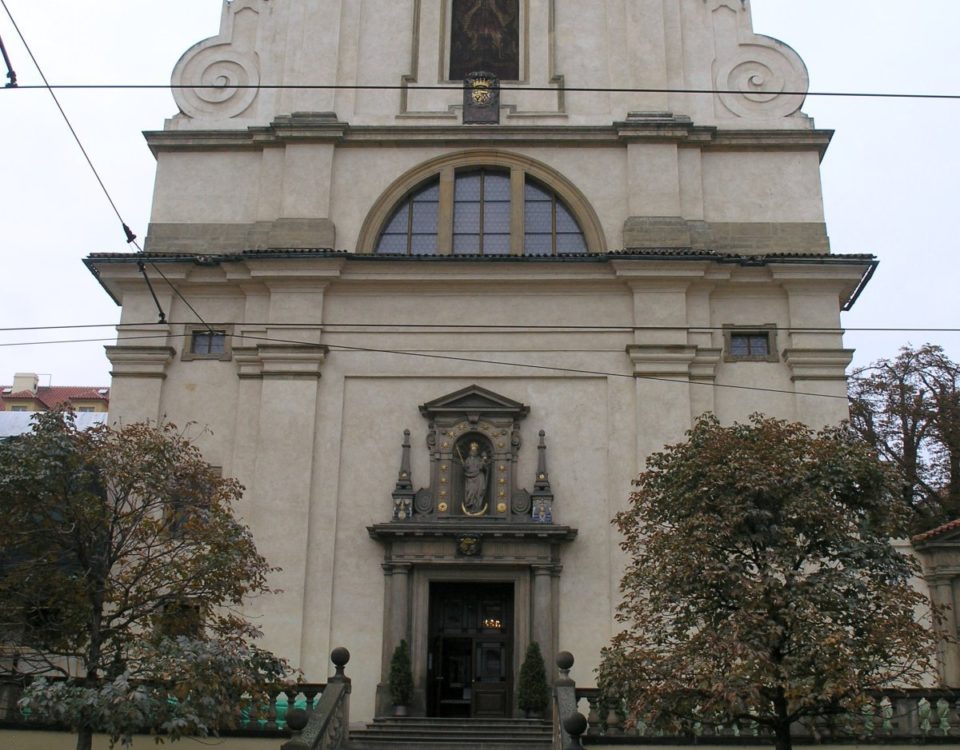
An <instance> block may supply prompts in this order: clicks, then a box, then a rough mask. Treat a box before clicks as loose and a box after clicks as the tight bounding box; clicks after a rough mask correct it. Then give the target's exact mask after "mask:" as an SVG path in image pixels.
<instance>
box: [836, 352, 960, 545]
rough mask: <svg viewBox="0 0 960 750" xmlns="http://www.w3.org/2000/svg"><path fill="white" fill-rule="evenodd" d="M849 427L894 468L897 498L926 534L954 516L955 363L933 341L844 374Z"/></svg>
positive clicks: (958, 453)
mask: <svg viewBox="0 0 960 750" xmlns="http://www.w3.org/2000/svg"><path fill="white" fill-rule="evenodd" d="M849 392H850V419H851V424H852V426H853V428H854V429H855V430H856V431H857V433H858V434H859V435H860V437H862V438H863V439H864V440H865V441H866V442H867V443H868V444H869V445H871V446H872V447H873V448H874V449H875V450H876V451H877V453H878V454H879V455H880V456H881V457H882V458H883V459H884V460H885V461H889V462H890V463H892V464H893V465H895V466H897V467H898V468H899V469H900V472H901V476H902V482H901V484H900V497H901V498H902V499H903V501H904V504H905V505H907V507H909V508H911V509H912V510H913V511H914V513H915V517H914V519H913V521H912V523H911V527H912V529H913V530H914V531H925V530H927V529H930V528H933V527H935V526H938V525H940V524H942V523H945V522H947V521H951V520H953V519H955V518H958V517H960V364H957V363H956V362H953V361H951V360H950V358H949V357H947V355H946V354H945V353H944V351H943V349H941V348H940V347H939V346H933V345H931V344H925V345H924V346H921V347H919V348H917V349H912V348H910V347H903V348H902V349H901V350H900V353H899V354H898V355H897V356H896V357H895V358H894V359H881V360H879V361H877V362H874V363H873V364H871V365H870V366H869V367H864V368H861V369H859V370H857V371H856V372H854V373H853V375H852V377H851V378H850V388H849Z"/></svg>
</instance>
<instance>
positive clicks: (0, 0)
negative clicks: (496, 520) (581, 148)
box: [0, 0, 960, 399]
mask: <svg viewBox="0 0 960 750" xmlns="http://www.w3.org/2000/svg"><path fill="white" fill-rule="evenodd" d="M0 4H2V6H3V9H4V11H5V12H6V14H7V17H8V18H9V19H10V22H11V24H12V25H13V28H14V30H15V31H16V32H17V34H18V36H19V37H20V41H21V42H22V43H23V46H24V48H25V50H26V51H27V54H28V55H29V57H30V59H31V61H32V62H33V64H34V66H35V67H36V69H37V73H38V74H39V75H40V78H41V80H42V81H43V85H42V86H41V85H35V84H30V85H26V86H24V85H19V86H18V85H17V84H16V76H15V74H14V73H13V70H12V67H11V65H10V61H9V57H8V55H7V52H6V49H5V48H4V49H3V57H4V61H5V62H6V63H7V68H8V77H9V78H10V79H11V84H12V86H11V85H9V84H8V88H13V87H16V88H22V89H25V90H31V89H41V88H42V89H46V90H47V91H48V92H49V93H50V96H51V98H52V99H53V101H54V103H55V104H56V106H57V109H58V110H59V111H60V114H61V116H62V118H63V120H64V122H65V123H66V125H67V127H68V129H69V130H70V133H71V135H72V136H73V139H74V141H75V142H76V144H77V146H78V147H79V149H80V151H81V153H82V154H83V157H84V159H85V160H86V162H87V164H88V166H89V167H90V170H91V171H92V172H93V175H94V177H95V178H96V180H97V183H98V184H99V185H100V188H101V190H102V191H103V194H104V196H105V197H106V199H107V201H108V202H109V204H110V207H111V208H112V209H113V212H114V213H115V214H116V216H117V218H118V220H119V221H120V223H121V225H122V228H123V231H124V236H125V238H126V241H127V242H128V243H130V244H133V245H134V246H135V247H136V248H137V250H138V252H139V253H140V254H143V249H142V247H141V246H140V245H139V243H138V242H137V238H136V235H135V234H134V233H133V231H132V230H131V229H130V227H129V226H128V225H127V223H126V222H125V221H124V218H123V216H122V214H121V213H120V210H119V208H118V207H117V204H116V202H115V201H114V199H113V197H112V196H111V194H110V191H109V190H108V189H107V187H106V184H105V183H104V181H103V178H102V177H101V175H100V173H99V171H98V170H97V168H96V166H95V165H94V163H93V160H92V159H91V158H90V155H89V153H88V152H87V150H86V148H85V147H84V145H83V142H82V141H81V139H80V136H79V135H78V133H77V131H76V129H75V128H74V127H73V124H72V123H71V121H70V118H69V117H68V116H67V113H66V111H65V110H64V108H63V106H62V105H61V103H60V100H59V99H58V97H57V96H56V93H55V89H59V90H96V89H112V90H121V89H177V88H197V87H196V86H192V85H175V84H164V85H160V84H56V85H53V84H51V83H50V82H49V81H48V79H47V77H46V75H45V74H44V72H43V70H42V68H41V67H40V64H39V62H38V61H37V59H36V57H35V56H34V54H33V52H32V50H31V48H30V45H29V44H28V43H27V40H26V38H25V36H24V34H23V32H22V31H21V30H20V28H19V26H18V25H17V23H16V20H15V19H14V17H13V15H12V13H11V12H10V9H9V8H8V7H7V4H6V0H0ZM0 45H2V40H0ZM219 88H225V89H240V88H244V89H247V88H255V89H303V90H312V89H334V90H336V89H351V90H377V91H383V90H408V91H416V90H462V88H463V87H462V85H452V86H446V85H439V86H405V85H357V84H276V85H271V84H256V85H249V86H247V85H236V86H234V85H224V86H221V87H219ZM510 90H511V91H557V90H560V89H557V88H555V87H537V86H532V87H524V88H522V89H510ZM562 90H563V91H564V92H587V93H676V94H722V93H730V94H739V93H742V92H741V91H739V90H723V89H687V88H673V87H669V88H658V87H646V88H621V87H565V88H563V89H562ZM777 93H779V94H781V95H788V96H789V95H801V96H842V97H870V98H906V99H960V95H953V94H917V93H884V92H800V91H797V92H791V91H781V92H777ZM150 266H151V268H153V270H155V271H156V272H157V274H158V275H159V276H160V277H161V278H162V279H163V280H164V282H165V283H166V284H167V285H168V286H169V287H170V289H171V290H172V292H173V293H174V294H175V295H176V296H177V297H178V298H179V299H180V300H181V301H182V302H183V303H184V304H185V305H186V307H187V308H188V309H189V310H190V311H191V313H193V314H194V315H195V316H196V318H197V320H199V321H200V322H201V323H202V324H203V325H204V326H205V327H206V328H207V329H208V330H209V331H210V332H214V329H213V327H212V326H211V325H210V324H208V323H207V322H206V321H205V320H204V318H203V316H201V315H200V313H199V312H198V311H197V310H196V308H195V307H194V306H193V305H192V304H191V303H190V301H189V300H187V298H186V297H185V296H184V295H183V294H182V293H181V292H180V290H179V289H178V288H177V287H176V285H175V284H173V282H172V281H171V280H170V279H169V278H168V277H167V276H166V274H164V273H163V271H162V270H160V268H159V267H158V266H157V264H155V263H152V262H151V263H150ZM138 268H139V270H140V271H141V273H142V275H143V276H144V280H145V282H146V283H147V286H148V288H149V290H150V294H151V295H152V297H153V300H154V302H155V304H156V306H157V310H158V312H159V316H160V323H166V317H165V314H164V312H163V310H162V307H161V305H160V302H159V300H158V298H157V295H156V293H155V291H154V289H153V286H152V284H151V282H150V278H149V276H148V275H147V273H146V267H145V263H144V261H143V260H141V261H139V262H138ZM288 325H290V324H288ZM333 325H334V326H336V325H338V324H333ZM399 325H401V324H382V325H381V324H346V323H344V324H339V326H340V327H350V326H364V327H367V328H371V327H374V328H383V327H389V328H393V327H397V326H399ZM416 325H417V324H407V325H406V326H405V327H414V326H416ZM72 327H99V326H68V327H65V328H72ZM324 327H325V328H327V329H329V328H330V325H329V324H328V325H327V326H324ZM430 327H434V328H454V327H453V326H443V325H440V326H437V325H436V324H432V325H431V326H430ZM463 327H465V328H469V329H497V330H503V329H504V328H511V329H541V328H546V329H550V330H559V331H563V330H591V331H602V330H641V329H642V328H641V327H598V326H590V325H586V326H583V327H580V326H577V327H567V326H563V327H559V328H558V327H555V326H543V327H541V326H509V327H507V326H498V325H496V324H481V325H464V326H463ZM52 328H55V327H24V328H20V329H16V328H4V329H0V330H4V331H12V330H50V329H52ZM658 328H661V329H663V328H666V329H670V330H677V328H676V327H658ZM121 330H122V327H121ZM688 330H717V328H715V327H698V326H691V327H688ZM792 330H796V329H792ZM815 330H818V331H820V330H823V329H815ZM830 330H833V329H830ZM838 330H839V329H838ZM891 330H893V329H891ZM896 330H915V329H896ZM918 330H930V331H932V330H955V329H918ZM174 335H176V334H174ZM180 335H183V336H185V335H187V334H180ZM231 335H232V334H231ZM167 336H168V334H166V333H164V334H155V335H147V336H124V337H123V338H122V340H136V339H155V338H158V337H162V338H167ZM234 337H235V338H241V339H251V340H256V341H266V342H271V343H286V344H296V345H300V346H307V347H323V348H326V349H327V350H330V349H333V350H340V351H356V352H367V353H380V354H394V355H403V356H412V357H423V358H429V359H442V360H452V361H459V362H470V363H474V364H485V365H495V366H509V367H521V368H533V369H537V370H548V371H555V372H568V373H575V374H587V375H600V376H604V377H623V378H630V379H643V380H652V381H662V382H669V383H685V384H688V385H689V384H695V385H705V386H709V387H715V388H733V389H739V390H750V391H762V392H770V393H784V394H789V395H806V396H816V397H825V398H840V399H845V396H834V395H831V394H822V393H803V392H799V391H788V390H784V389H777V388H766V387H761V386H746V385H737V384H727V383H723V384H718V383H704V382H698V381H690V380H679V379H673V378H663V377H658V376H650V375H638V374H636V373H630V374H627V373H615V372H606V371H600V370H586V369H579V368H568V367H561V366H553V365H541V364H534V363H525V362H509V361H502V360H490V359H480V358H475V357H465V356H455V355H450V354H439V353H430V352H422V351H409V350H400V349H381V348H375V347H360V346H350V345H346V344H307V343H305V342H302V341H297V340H291V339H281V338H277V337H267V336H253V335H249V334H237V335H235V336H234ZM105 340H106V341H112V340H113V339H112V338H110V339H102V338H101V339H73V340H70V339H64V340H60V341H36V342H14V343H0V347H7V346H27V345H41V344H54V343H56V344H68V343H89V342H99V341H105Z"/></svg>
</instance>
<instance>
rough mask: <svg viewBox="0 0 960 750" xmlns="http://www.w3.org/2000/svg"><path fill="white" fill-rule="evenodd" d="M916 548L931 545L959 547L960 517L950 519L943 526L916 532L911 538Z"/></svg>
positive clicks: (925, 547)
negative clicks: (953, 519) (921, 532)
mask: <svg viewBox="0 0 960 750" xmlns="http://www.w3.org/2000/svg"><path fill="white" fill-rule="evenodd" d="M911 541H912V542H913V546H914V547H915V548H916V549H918V550H923V549H929V548H932V547H953V548H956V549H960V519H958V520H956V521H951V522H950V523H946V524H944V525H943V526H938V527H937V528H935V529H932V530H930V531H926V532H924V533H923V534H917V535H916V536H914V537H913V539H912V540H911Z"/></svg>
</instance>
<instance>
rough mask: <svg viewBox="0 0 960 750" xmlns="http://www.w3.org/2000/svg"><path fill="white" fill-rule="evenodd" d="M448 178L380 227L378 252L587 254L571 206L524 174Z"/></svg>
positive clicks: (421, 190) (435, 181) (483, 171)
mask: <svg viewBox="0 0 960 750" xmlns="http://www.w3.org/2000/svg"><path fill="white" fill-rule="evenodd" d="M443 174H444V175H445V176H436V177H433V178H430V179H429V180H427V181H426V182H424V183H421V184H420V186H419V187H417V188H415V189H414V190H413V191H412V192H411V193H409V194H408V195H407V197H406V198H405V199H404V200H402V201H401V202H400V204H399V205H398V206H397V207H396V208H395V209H394V210H393V213H392V214H391V215H390V218H389V219H388V220H387V221H386V223H385V224H384V225H383V228H382V230H381V232H380V236H379V238H378V239H377V243H376V246H375V250H374V252H376V253H379V254H392V255H482V256H494V255H511V254H514V255H522V254H526V255H563V254H571V253H585V252H587V244H586V240H585V239H584V235H583V231H582V230H581V228H580V225H579V224H578V222H577V220H576V219H575V218H574V216H573V213H572V212H571V211H570V209H569V208H568V206H567V205H566V204H565V203H564V201H563V200H562V199H561V198H560V196H559V195H557V193H556V192H555V191H553V190H551V189H550V188H549V187H547V186H546V185H545V184H543V183H541V182H539V181H538V180H535V179H534V178H532V177H531V176H529V175H527V174H525V173H524V172H523V170H519V169H516V168H514V169H503V168H489V167H468V168H462V169H449V170H447V171H446V172H444V173H443ZM444 181H445V182H444ZM444 184H445V185H446V187H445V188H444V187H443V185H444Z"/></svg>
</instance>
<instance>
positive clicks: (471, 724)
mask: <svg viewBox="0 0 960 750" xmlns="http://www.w3.org/2000/svg"><path fill="white" fill-rule="evenodd" d="M552 746H553V729H552V727H551V725H550V723H549V722H547V721H542V720H540V719H425V718H413V717H410V718H380V719H374V721H373V723H372V724H367V726H366V728H365V729H351V730H350V744H349V746H348V747H349V748H350V750H420V749H425V750H551V747H552Z"/></svg>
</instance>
